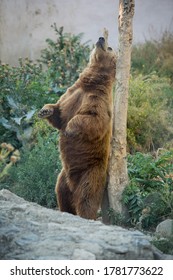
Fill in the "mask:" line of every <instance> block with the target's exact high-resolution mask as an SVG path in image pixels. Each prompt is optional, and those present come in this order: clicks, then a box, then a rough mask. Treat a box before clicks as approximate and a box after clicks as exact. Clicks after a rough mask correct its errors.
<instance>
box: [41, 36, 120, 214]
mask: <svg viewBox="0 0 173 280" xmlns="http://www.w3.org/2000/svg"><path fill="white" fill-rule="evenodd" d="M115 67H116V56H115V53H114V52H113V51H112V50H111V49H110V48H107V44H106V42H105V40H104V38H99V41H98V42H97V44H96V47H95V48H94V50H93V51H92V53H91V55H90V61H89V64H88V66H87V67H86V69H85V70H84V71H83V72H82V74H80V77H79V79H78V80H77V81H76V83H75V84H74V85H73V86H72V87H70V88H69V89H68V90H67V92H66V93H65V94H64V95H63V96H62V97H61V98H60V99H59V101H58V102H57V103H56V104H47V105H45V106H44V107H43V109H42V110H41V111H40V113H39V116H40V117H41V118H46V119H47V120H48V121H49V123H51V124H52V125H53V126H54V127H56V128H57V129H59V131H60V153H61V160H62V165H63V169H62V171H61V173H60V175H59V176H58V179H57V184H56V188H55V190H56V193H57V201H58V205H59V207H60V210H61V211H65V212H69V213H72V214H77V215H80V216H81V217H84V218H88V219H96V214H97V210H98V208H99V205H100V203H101V200H102V195H103V191H104V186H105V181H106V173H107V165H108V157H109V149H110V138H111V130H112V87H113V83H114V79H115Z"/></svg>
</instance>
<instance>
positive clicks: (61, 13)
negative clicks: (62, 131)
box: [0, 0, 173, 65]
mask: <svg viewBox="0 0 173 280" xmlns="http://www.w3.org/2000/svg"><path fill="white" fill-rule="evenodd" d="M118 2H119V1H118V0H0V59H1V60H2V61H3V62H8V63H11V64H13V65H15V64H16V63H17V61H18V58H19V57H29V58H31V59H37V58H39V55H40V49H43V48H44V47H45V46H46V43H45V39H46V38H53V37H54V32H53V29H51V27H50V26H51V24H52V23H54V22H56V23H57V26H64V27H65V31H66V32H72V33H75V34H78V33H81V32H84V34H85V35H84V38H83V41H87V40H90V39H91V41H92V43H94V42H95V41H96V40H97V38H98V37H99V36H101V35H102V30H103V28H104V27H106V28H108V29H109V34H110V36H109V42H110V44H111V45H112V46H113V47H114V48H117V36H118V31H117V17H118ZM165 29H169V30H170V31H173V0H164V1H163V0H136V8H135V17H134V42H141V41H144V39H145V38H149V37H151V36H153V35H154V36H157V37H159V35H160V33H161V32H162V31H163V30H165Z"/></svg>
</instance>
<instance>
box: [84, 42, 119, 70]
mask: <svg viewBox="0 0 173 280" xmlns="http://www.w3.org/2000/svg"><path fill="white" fill-rule="evenodd" d="M89 65H90V66H92V67H94V66H96V67H97V68H98V67H99V68H104V69H105V70H106V69H113V68H114V69H115V68H116V53H115V52H114V51H113V49H112V48H111V47H109V46H108V44H107V40H106V39H105V38H104V37H100V38H99V40H98V41H97V43H96V45H95V48H94V49H93V51H92V52H91V55H90V60H89Z"/></svg>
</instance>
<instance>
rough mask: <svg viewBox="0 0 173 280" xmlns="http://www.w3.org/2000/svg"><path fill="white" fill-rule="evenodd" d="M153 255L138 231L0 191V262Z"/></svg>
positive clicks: (152, 257)
mask: <svg viewBox="0 0 173 280" xmlns="http://www.w3.org/2000/svg"><path fill="white" fill-rule="evenodd" d="M158 255H159V254H157V258H158ZM155 256H156V254H155V251H154V249H153V246H151V244H150V242H149V241H148V239H147V237H146V236H145V235H143V234H142V233H140V232H139V231H129V230H126V229H123V228H121V227H118V226H106V225H104V224H102V223H101V222H99V221H92V220H85V219H82V218H80V217H78V216H73V215H71V214H68V213H62V212H59V211H55V210H52V209H47V208H44V207H41V206H39V205H37V204H35V203H30V202H27V201H25V200H24V199H22V198H19V197H18V196H16V195H15V194H13V193H11V192H9V191H8V190H5V189H4V190H1V191H0V259H16V260H21V259H31V260H34V259H38V260H39V259H40V260H41V259H56V260H58V259H59V260H60V259H64V260H66V259H69V260H70V259H83V260H84V259H88V260H95V259H96V260H97V259H102V260H107V259H109V260H130V259H132V260H134V259H138V260H140V259H141V260H150V259H154V258H155ZM159 258H162V255H161V256H160V255H159Z"/></svg>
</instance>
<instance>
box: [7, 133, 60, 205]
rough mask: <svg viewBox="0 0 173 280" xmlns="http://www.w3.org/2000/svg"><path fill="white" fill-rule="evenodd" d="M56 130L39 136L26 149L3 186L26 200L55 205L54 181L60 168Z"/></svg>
mask: <svg viewBox="0 0 173 280" xmlns="http://www.w3.org/2000/svg"><path fill="white" fill-rule="evenodd" d="M56 138H57V133H56V132H52V133H51V135H48V136H47V137H45V138H42V137H40V136H38V142H37V144H35V146H34V147H33V148H32V150H29V149H28V150H27V149H25V150H23V152H22V153H21V161H20V162H18V163H17V164H16V165H15V166H13V167H11V169H10V171H9V178H8V180H6V182H5V183H4V184H1V188H3V187H5V188H8V189H9V190H10V191H12V192H14V193H15V194H17V195H19V196H21V197H23V198H24V199H26V200H28V201H32V202H36V203H38V204H40V205H42V206H46V207H55V206H56V198H55V192H54V189H55V183H56V179H57V174H58V173H59V171H60V169H61V163H60V160H59V158H58V150H57V143H56Z"/></svg>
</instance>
